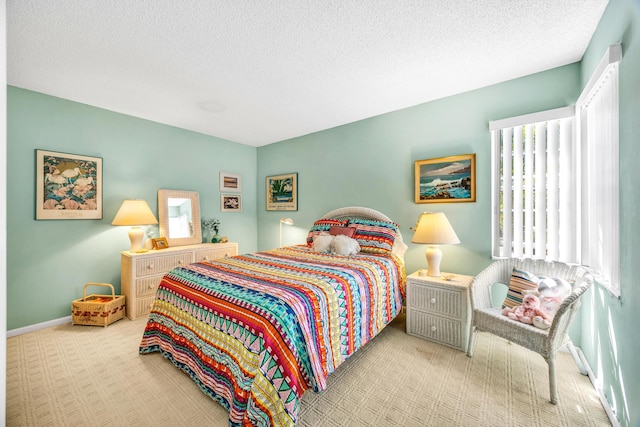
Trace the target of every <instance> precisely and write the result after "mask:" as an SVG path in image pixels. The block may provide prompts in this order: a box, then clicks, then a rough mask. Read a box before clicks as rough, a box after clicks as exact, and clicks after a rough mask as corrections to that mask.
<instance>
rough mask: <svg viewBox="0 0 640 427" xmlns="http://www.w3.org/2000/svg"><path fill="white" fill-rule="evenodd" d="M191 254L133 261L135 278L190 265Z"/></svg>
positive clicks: (185, 253)
mask: <svg viewBox="0 0 640 427" xmlns="http://www.w3.org/2000/svg"><path fill="white" fill-rule="evenodd" d="M191 257H192V254H191V252H183V253H177V254H172V255H168V256H162V257H161V256H158V257H153V258H142V259H137V260H135V269H136V276H137V277H142V276H149V275H151V274H158V273H166V272H167V271H169V270H171V269H173V268H176V267H178V266H182V265H187V264H190V263H192V262H193V261H192V258H191Z"/></svg>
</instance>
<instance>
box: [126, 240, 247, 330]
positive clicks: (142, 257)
mask: <svg viewBox="0 0 640 427" xmlns="http://www.w3.org/2000/svg"><path fill="white" fill-rule="evenodd" d="M237 254H238V244H237V243H203V244H200V245H186V246H175V247H171V248H167V249H160V250H150V251H149V252H144V253H131V252H129V251H124V252H122V253H121V279H122V293H123V294H124V296H125V305H126V314H127V317H128V318H129V319H131V320H135V319H137V318H138V317H141V316H145V315H147V314H149V312H150V311H151V306H152V305H153V300H154V298H155V295H156V290H157V289H158V285H159V284H160V280H161V279H162V276H164V274H165V273H167V272H168V271H169V270H171V269H173V268H175V267H178V266H181V265H187V264H191V263H194V262H201V261H209V260H214V259H217V258H224V257H228V256H234V255H237Z"/></svg>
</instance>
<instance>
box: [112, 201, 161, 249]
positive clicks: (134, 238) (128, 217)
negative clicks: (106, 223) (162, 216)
mask: <svg viewBox="0 0 640 427" xmlns="http://www.w3.org/2000/svg"><path fill="white" fill-rule="evenodd" d="M157 223H158V220H157V219H156V217H155V215H153V212H151V209H150V208H149V205H148V204H147V202H146V201H144V200H133V199H131V200H125V201H124V202H122V205H120V209H118V213H117V214H116V216H115V218H113V221H112V222H111V225H130V226H131V229H130V230H129V240H130V241H131V248H130V249H129V252H138V251H141V250H142V238H143V237H144V231H143V230H142V227H141V226H143V225H150V224H157Z"/></svg>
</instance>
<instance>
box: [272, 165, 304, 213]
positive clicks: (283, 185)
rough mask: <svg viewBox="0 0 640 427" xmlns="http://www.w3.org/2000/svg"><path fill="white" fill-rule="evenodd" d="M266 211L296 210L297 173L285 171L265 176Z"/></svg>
mask: <svg viewBox="0 0 640 427" xmlns="http://www.w3.org/2000/svg"><path fill="white" fill-rule="evenodd" d="M266 191H267V194H266V196H267V197H266V198H267V210H268V211H297V210H298V174H297V173H287V174H283V175H274V176H268V177H267V183H266Z"/></svg>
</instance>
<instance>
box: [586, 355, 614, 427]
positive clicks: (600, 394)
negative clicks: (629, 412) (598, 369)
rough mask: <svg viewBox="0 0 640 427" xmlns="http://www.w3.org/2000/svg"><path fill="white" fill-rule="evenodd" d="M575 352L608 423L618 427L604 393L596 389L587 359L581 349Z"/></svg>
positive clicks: (594, 379)
mask: <svg viewBox="0 0 640 427" xmlns="http://www.w3.org/2000/svg"><path fill="white" fill-rule="evenodd" d="M576 350H577V352H578V356H579V357H580V360H581V361H582V364H583V365H584V367H585V369H586V370H587V375H588V376H589V381H591V385H592V386H593V388H594V389H595V391H596V392H597V393H598V397H599V398H600V403H602V407H603V408H604V411H605V412H606V413H607V417H609V421H610V422H611V425H612V426H613V427H620V421H618V418H616V414H615V413H614V412H613V410H612V409H611V405H610V404H609V401H608V400H607V398H606V397H605V395H604V393H603V392H602V389H600V388H598V386H597V385H596V376H595V374H594V373H593V371H592V370H591V366H590V365H589V362H587V358H586V357H584V353H583V352H582V349H581V348H580V347H576Z"/></svg>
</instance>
